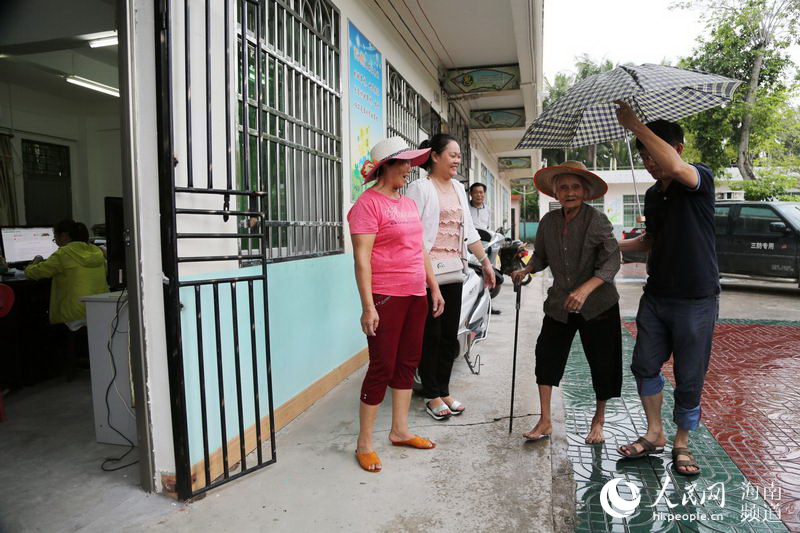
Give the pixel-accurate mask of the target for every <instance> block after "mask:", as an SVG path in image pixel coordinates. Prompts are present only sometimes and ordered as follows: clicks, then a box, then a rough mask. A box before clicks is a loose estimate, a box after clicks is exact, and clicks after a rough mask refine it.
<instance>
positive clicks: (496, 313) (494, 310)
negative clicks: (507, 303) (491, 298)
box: [492, 309, 502, 315]
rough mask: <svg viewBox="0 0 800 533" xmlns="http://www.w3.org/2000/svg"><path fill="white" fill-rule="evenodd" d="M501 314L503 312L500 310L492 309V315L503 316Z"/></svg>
mask: <svg viewBox="0 0 800 533" xmlns="http://www.w3.org/2000/svg"><path fill="white" fill-rule="evenodd" d="M501 313H502V311H501V310H499V309H492V314H493V315H499V314H501Z"/></svg>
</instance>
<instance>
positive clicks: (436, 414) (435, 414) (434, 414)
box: [425, 400, 453, 420]
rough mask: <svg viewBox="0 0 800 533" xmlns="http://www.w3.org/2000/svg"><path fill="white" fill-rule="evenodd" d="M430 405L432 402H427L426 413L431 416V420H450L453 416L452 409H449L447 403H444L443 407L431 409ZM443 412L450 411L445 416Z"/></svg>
mask: <svg viewBox="0 0 800 533" xmlns="http://www.w3.org/2000/svg"><path fill="white" fill-rule="evenodd" d="M430 403H431V400H425V412H426V413H428V414H429V415H431V418H433V419H434V420H445V419H447V418H450V416H452V414H453V412H452V411H450V408H449V407H447V404H446V403H444V402H442V405H440V406H439V407H431V405H430ZM442 411H450V413H448V414H446V415H443V414H441V413H442Z"/></svg>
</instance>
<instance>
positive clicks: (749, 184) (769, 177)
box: [728, 169, 798, 201]
mask: <svg viewBox="0 0 800 533" xmlns="http://www.w3.org/2000/svg"><path fill="white" fill-rule="evenodd" d="M758 174H759V176H758V179H755V180H744V181H736V182H733V181H730V182H728V185H729V186H730V188H731V189H733V190H737V191H744V199H745V200H750V201H759V200H777V199H781V198H783V197H785V196H787V192H788V191H789V190H790V189H795V188H796V187H797V185H798V180H797V178H796V177H794V176H791V175H789V173H788V172H787V169H782V170H778V169H764V170H759V173H758ZM796 200H797V198H796V197H795V201H796Z"/></svg>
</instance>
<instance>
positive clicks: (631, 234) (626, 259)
mask: <svg viewBox="0 0 800 533" xmlns="http://www.w3.org/2000/svg"><path fill="white" fill-rule="evenodd" d="M644 231H645V230H644V227H643V226H637V227H634V228H631V229H630V230H628V231H623V232H622V240H627V239H635V238H636V237H639V236H640V235H644ZM622 262H623V263H646V262H647V252H623V254H622Z"/></svg>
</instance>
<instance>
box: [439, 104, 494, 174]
mask: <svg viewBox="0 0 800 533" xmlns="http://www.w3.org/2000/svg"><path fill="white" fill-rule="evenodd" d="M447 125H448V131H447V132H448V133H449V134H450V135H451V136H452V137H453V138H454V139H455V140H456V141H457V142H458V145H459V146H460V147H461V166H460V167H458V174H459V175H460V176H461V180H462V181H465V180H469V170H470V165H471V164H472V148H471V147H470V144H469V123H468V122H467V120H466V119H465V118H464V116H463V115H462V114H461V112H460V111H459V110H458V108H457V107H456V106H455V105H454V104H453V102H450V105H449V106H448V107H447ZM487 185H488V183H487Z"/></svg>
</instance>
